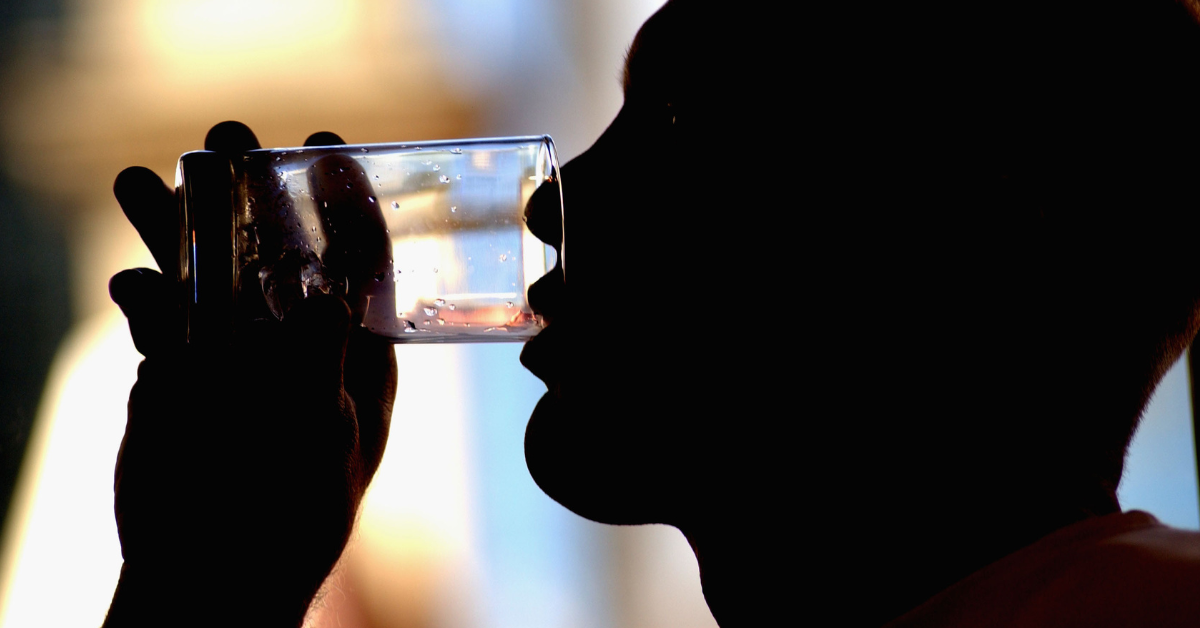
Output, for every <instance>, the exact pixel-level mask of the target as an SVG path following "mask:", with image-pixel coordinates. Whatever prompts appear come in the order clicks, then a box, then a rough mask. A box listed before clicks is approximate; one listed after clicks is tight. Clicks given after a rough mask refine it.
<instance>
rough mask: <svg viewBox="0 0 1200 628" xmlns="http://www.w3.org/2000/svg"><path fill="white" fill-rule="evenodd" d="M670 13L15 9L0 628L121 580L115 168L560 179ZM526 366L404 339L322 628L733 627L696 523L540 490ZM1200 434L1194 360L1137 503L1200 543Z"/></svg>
mask: <svg viewBox="0 0 1200 628" xmlns="http://www.w3.org/2000/svg"><path fill="white" fill-rule="evenodd" d="M660 4H661V0H604V1H601V0H438V1H437V2H434V1H432V0H344V1H340V2H339V1H336V0H193V1H184V0H37V1H34V0H10V1H9V2H6V3H3V4H0V76H2V79H0V80H2V81H3V82H2V83H0V84H2V85H3V86H4V89H3V90H0V291H2V293H3V294H6V295H8V296H7V297H6V298H5V299H4V301H3V304H2V305H0V508H3V511H0V512H3V514H4V519H3V520H4V522H5V523H4V527H3V543H2V545H0V627H3V628H11V627H26V626H72V627H74V626H89V625H93V626H94V625H99V624H100V622H101V621H102V619H103V616H104V612H105V610H106V609H107V604H108V601H109V599H110V597H111V594H112V587H113V585H114V584H115V582H116V580H117V573H118V570H119V568H120V553H119V552H120V548H119V545H118V543H117V537H116V529H115V525H114V523H113V521H112V514H111V513H112V507H111V502H112V465H113V461H114V460H115V455H116V451H117V447H118V444H119V442H120V438H121V434H122V430H123V426H124V408H125V399H126V397H127V394H128V390H129V387H130V385H131V384H132V382H133V380H134V377H135V370H136V366H137V363H138V360H139V356H138V355H137V353H136V352H135V351H134V349H133V346H132V343H131V342H130V341H129V340H128V336H127V331H126V329H125V326H124V321H123V319H122V318H121V316H120V312H119V311H118V310H117V308H116V307H115V306H114V305H113V304H112V303H111V302H110V301H109V299H108V296H107V281H108V278H109V277H110V276H111V275H113V274H115V273H116V272H118V271H119V270H121V269H123V268H129V267H136V266H150V267H153V265H154V264H153V261H152V260H151V259H150V256H149V254H148V252H146V251H145V249H144V248H143V247H142V245H141V243H140V241H139V239H138V237H137V234H136V233H135V232H134V230H133V229H132V228H131V227H130V226H129V225H128V224H127V223H126V222H125V220H124V217H123V216H122V214H121V210H120V208H119V207H118V206H117V204H116V202H115V201H114V200H113V198H112V193H111V185H112V181H113V178H114V177H115V176H116V174H117V173H118V172H119V171H120V170H122V169H123V168H125V167H126V166H130V165H142V166H147V167H149V168H151V169H153V170H154V171H156V172H158V173H159V175H160V176H162V177H163V179H164V180H165V181H167V182H168V183H171V182H173V181H174V168H175V161H176V159H177V158H178V156H179V155H180V154H181V153H183V152H185V151H188V150H194V149H197V148H200V146H201V144H202V141H203V138H204V135H205V133H206V132H207V130H208V128H209V127H210V126H211V125H212V124H214V123H216V122H219V121H222V120H228V119H236V120H241V121H243V122H246V123H247V124H249V125H250V127H251V128H253V129H254V130H255V132H256V133H257V134H258V137H259V139H260V141H261V142H262V144H263V145H264V146H277V147H282V146H295V145H299V144H300V143H302V142H303V140H304V138H305V137H306V136H307V135H308V134H309V133H311V132H314V131H319V130H328V131H334V132H336V133H339V134H341V135H342V137H344V138H345V139H346V140H347V141H348V142H351V143H359V142H386V141H402V140H427V139H439V138H456V137H482V136H504V135H525V134H541V133H548V134H550V135H552V136H553V137H554V139H555V141H556V143H557V147H558V151H559V155H560V157H561V158H562V160H563V161H564V162H565V161H567V160H569V159H570V158H572V157H574V156H575V155H577V154H579V153H580V152H581V151H583V150H584V149H585V148H587V146H588V145H590V143H591V142H592V141H593V140H594V139H595V138H596V137H597V136H598V135H599V134H600V132H601V131H603V129H604V128H605V126H606V125H607V124H608V122H609V121H610V120H611V119H612V117H613V116H614V115H615V113H616V112H617V110H618V108H619V107H620V101H621V95H620V87H619V82H618V81H619V76H620V69H621V64H622V59H623V55H624V52H625V49H626V47H627V46H628V44H629V42H630V41H631V39H632V38H633V35H634V33H635V32H636V30H637V28H638V26H640V24H641V23H642V21H644V20H645V18H646V17H647V16H649V15H650V14H651V13H653V11H654V10H656V9H657V8H658V6H659V5H660ZM519 351H520V346H519V345H475V346H404V347H398V348H397V354H398V357H399V363H400V390H399V395H398V399H399V402H398V404H397V409H396V415H395V417H394V421H393V429H392V434H391V441H390V443H389V445H388V453H387V455H386V457H385V459H384V462H383V465H382V467H381V469H380V472H379V475H378V476H377V478H376V480H375V483H374V485H373V487H372V489H371V492H370V494H369V495H368V498H367V502H366V504H365V506H364V511H363V515H362V518H361V521H360V525H359V529H358V532H357V533H356V535H355V538H354V540H353V541H352V544H351V546H350V549H349V550H348V552H347V554H346V556H345V557H344V559H343V561H342V564H341V566H340V567H339V570H338V572H337V574H336V575H335V577H334V578H333V579H332V580H331V581H330V586H329V587H328V590H327V592H326V594H325V595H324V597H323V598H322V600H321V602H320V604H319V606H318V609H317V611H316V612H314V613H313V614H312V623H313V625H315V626H321V627H325V626H329V627H334V626H337V627H344V628H367V627H371V628H374V627H380V628H382V627H396V628H400V627H404V628H410V627H411V628H419V627H447V628H449V627H455V628H472V627H479V628H484V627H488V628H491V627H497V628H499V627H512V628H540V627H555V628H568V627H589V628H590V627H596V628H602V627H604V628H606V627H613V626H621V627H628V628H642V627H646V628H649V627H651V626H653V627H656V628H672V627H676V628H700V627H709V628H711V627H712V626H715V623H714V622H713V621H712V619H711V617H710V616H709V614H708V610H707V608H706V606H705V604H704V600H703V597H702V595H701V592H700V585H699V579H698V576H697V570H696V565H695V560H694V558H693V556H692V554H691V550H690V549H689V548H688V546H687V543H686V542H685V540H684V539H683V538H682V536H681V535H680V534H679V533H678V532H676V531H675V530H674V529H671V528H666V527H662V526H642V527H636V528H624V527H611V526H602V525H598V524H593V523H591V522H588V521H585V520H583V519H580V518H578V517H576V516H574V515H572V514H571V513H569V512H567V511H566V510H564V509H563V508H561V507H559V506H558V505H557V504H555V503H553V502H552V501H550V500H549V499H548V498H546V497H545V496H544V495H543V494H542V493H541V492H540V491H539V490H538V489H537V488H536V486H534V484H533V482H532V481H531V480H530V479H529V477H528V474H527V472H526V470H525V463H524V458H523V452H522V439H523V433H524V426H525V421H526V420H527V418H528V415H529V412H530V411H531V410H532V408H533V405H534V403H535V402H536V400H537V398H538V397H539V396H540V395H541V393H542V391H543V390H544V388H543V387H542V385H541V384H540V383H539V382H538V381H537V380H536V379H534V378H533V377H532V376H531V375H529V374H528V373H527V372H526V371H525V370H524V369H522V368H521V367H520V365H519V364H518V362H517V355H518V353H519ZM181 401H185V400H181ZM1190 417H1191V415H1190V401H1189V398H1188V373H1187V371H1186V368H1185V367H1184V366H1183V365H1182V364H1180V365H1177V367H1176V368H1175V369H1174V370H1172V371H1171V373H1170V374H1169V375H1168V377H1167V380H1166V381H1165V382H1164V385H1163V386H1162V387H1161V388H1160V390H1159V392H1158V393H1157V394H1156V396H1155V399H1154V402H1153V405H1152V407H1151V409H1150V411H1149V412H1148V414H1147V418H1146V421H1145V424H1144V426H1143V428H1142V430H1141V431H1140V432H1139V434H1138V436H1137V439H1136V441H1135V448H1134V451H1133V453H1131V455H1130V462H1129V471H1128V474H1127V477H1126V479H1125V481H1124V483H1123V485H1122V488H1121V496H1122V500H1123V503H1124V504H1125V505H1126V506H1127V507H1134V508H1143V509H1147V510H1149V511H1151V512H1153V513H1155V514H1157V515H1159V516H1160V518H1162V519H1163V520H1165V521H1167V522H1168V523H1172V524H1174V525H1179V526H1184V527H1189V528H1193V529H1196V528H1198V527H1200V514H1198V513H1200V509H1198V507H1197V487H1196V479H1195V478H1196V470H1195V457H1194V454H1193V451H1192V435H1191V419H1190ZM799 451H800V449H798V452H799ZM796 498H797V503H798V504H800V505H801V506H803V505H804V497H803V493H802V491H801V490H800V488H797V495H796ZM213 603H214V604H220V594H219V592H217V593H216V594H215V595H214V597H213ZM230 623H231V624H236V613H235V610H234V609H231V621H230Z"/></svg>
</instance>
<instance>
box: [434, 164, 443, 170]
mask: <svg viewBox="0 0 1200 628" xmlns="http://www.w3.org/2000/svg"><path fill="white" fill-rule="evenodd" d="M433 169H434V170H441V169H442V165H441V164H433Z"/></svg>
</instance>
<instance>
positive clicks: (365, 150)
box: [362, 148, 371, 153]
mask: <svg viewBox="0 0 1200 628" xmlns="http://www.w3.org/2000/svg"><path fill="white" fill-rule="evenodd" d="M362 152H364V153H369V152H371V151H369V150H367V149H365V148H364V149H362Z"/></svg>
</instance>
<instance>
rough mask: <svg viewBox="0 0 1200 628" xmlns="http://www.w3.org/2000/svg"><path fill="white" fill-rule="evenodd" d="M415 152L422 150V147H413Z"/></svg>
mask: <svg viewBox="0 0 1200 628" xmlns="http://www.w3.org/2000/svg"><path fill="white" fill-rule="evenodd" d="M413 150H421V147H420V146H415V147H413Z"/></svg>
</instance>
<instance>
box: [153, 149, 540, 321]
mask: <svg viewBox="0 0 1200 628" xmlns="http://www.w3.org/2000/svg"><path fill="white" fill-rule="evenodd" d="M558 170H559V167H558V159H557V157H556V155H555V152H554V144H553V142H552V141H551V139H550V137H548V136H531V137H510V138H497V139H469V140H439V141H432V142H412V143H395V144H368V145H345V146H324V147H304V148H277V149H263V150H252V151H248V152H246V153H243V154H241V155H235V156H232V157H231V156H229V155H222V154H217V153H212V152H208V151H196V152H191V153H186V154H184V155H183V156H182V157H180V159H179V165H178V169H177V171H176V187H177V190H178V192H179V198H180V211H181V221H180V224H181V225H183V229H182V230H181V239H182V244H183V246H182V247H181V250H182V251H183V254H182V256H181V259H180V274H181V276H182V278H183V280H184V281H183V285H185V286H186V288H187V291H188V295H187V299H186V300H187V304H188V307H187V309H188V336H189V340H191V341H196V340H197V339H202V338H204V337H205V336H209V335H219V334H227V333H228V332H229V331H230V326H231V325H233V324H235V321H237V320H239V319H240V320H252V319H256V318H267V317H274V318H276V319H282V318H284V317H285V316H287V312H288V310H289V309H290V308H291V307H292V306H293V305H294V304H295V303H296V302H298V301H299V300H301V299H304V298H305V297H307V296H309V295H312V294H314V293H315V292H321V293H326V294H338V295H341V296H343V297H344V298H345V299H346V301H347V302H348V303H349V304H350V307H351V310H352V315H353V320H354V322H356V323H358V324H360V325H362V326H364V327H366V328H367V329H369V330H371V331H372V332H374V333H376V334H379V335H381V336H384V337H387V338H389V339H391V340H393V341H394V342H494V341H524V340H527V339H528V338H530V337H532V336H533V335H535V334H536V333H537V332H538V331H539V330H540V329H541V321H540V320H538V318H537V317H536V316H535V315H534V313H533V311H532V310H531V309H530V308H529V306H528V304H527V303H526V299H525V292H526V289H527V288H528V287H529V285H530V284H532V283H533V282H534V281H536V280H538V279H539V278H541V277H542V276H543V275H545V274H546V273H548V272H562V265H561V264H559V263H558V251H561V250H562V249H561V246H562V243H561V242H558V243H553V244H552V245H550V244H545V243H543V242H542V241H541V240H538V239H537V238H536V237H534V235H533V234H532V233H530V231H529V229H528V228H527V227H526V225H525V219H524V218H525V217H524V211H525V206H526V204H527V203H528V202H529V199H530V197H531V196H532V195H533V193H534V192H535V191H536V190H538V189H539V188H542V187H543V186H552V188H551V189H549V190H544V191H543V192H542V194H547V193H549V194H551V195H553V196H554V197H555V198H556V199H557V200H558V201H559V203H561V200H562V190H561V186H560V182H559V174H558ZM314 291H315V292H314Z"/></svg>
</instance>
